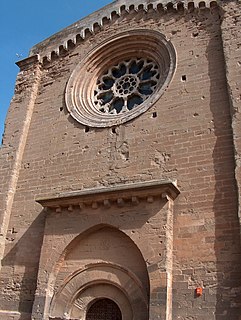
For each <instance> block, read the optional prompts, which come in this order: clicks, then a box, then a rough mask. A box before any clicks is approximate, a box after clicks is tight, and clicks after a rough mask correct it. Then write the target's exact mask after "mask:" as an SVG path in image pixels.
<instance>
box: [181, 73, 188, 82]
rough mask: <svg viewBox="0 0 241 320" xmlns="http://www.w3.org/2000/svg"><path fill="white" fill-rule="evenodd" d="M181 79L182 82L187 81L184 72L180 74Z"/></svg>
mask: <svg viewBox="0 0 241 320" xmlns="http://www.w3.org/2000/svg"><path fill="white" fill-rule="evenodd" d="M182 81H183V82H185V81H187V76H186V75H185V74H184V75H182Z"/></svg>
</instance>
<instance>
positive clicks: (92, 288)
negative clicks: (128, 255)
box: [50, 263, 148, 320]
mask: <svg viewBox="0 0 241 320" xmlns="http://www.w3.org/2000/svg"><path fill="white" fill-rule="evenodd" d="M101 285H103V286H104V287H105V288H104V290H102V289H101V290H99V286H101ZM97 298H112V299H114V301H115V302H116V303H117V304H118V305H119V307H120V309H121V310H123V312H124V314H126V317H125V318H124V320H129V319H132V314H134V315H135V316H134V318H133V319H138V320H141V319H146V316H147V314H148V297H147V293H146V292H145V290H144V288H143V287H142V284H141V282H140V281H139V279H138V278H137V277H136V276H135V275H134V274H132V273H131V272H130V271H129V270H125V269H124V268H122V267H120V266H118V265H113V264H104V263H100V264H93V265H89V266H87V267H86V269H84V270H79V271H77V272H75V273H74V274H73V275H72V276H70V277H69V279H67V280H66V282H65V284H64V285H63V287H62V288H60V290H59V291H58V292H57V293H56V295H55V296H54V298H53V301H52V303H51V307H50V318H51V319H54V318H58V317H60V318H63V317H64V318H65V319H73V317H74V318H75V317H76V315H77V316H81V315H84V314H85V312H86V310H87V307H88V305H89V303H91V301H93V300H94V299H97Z"/></svg>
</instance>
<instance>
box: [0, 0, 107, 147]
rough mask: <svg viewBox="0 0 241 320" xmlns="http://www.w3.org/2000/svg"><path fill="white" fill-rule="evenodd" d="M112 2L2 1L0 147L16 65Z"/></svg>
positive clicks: (0, 19) (70, 0)
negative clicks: (49, 39)
mask: <svg viewBox="0 0 241 320" xmlns="http://www.w3.org/2000/svg"><path fill="white" fill-rule="evenodd" d="M111 2H112V1H111V0H86V1H83V0H42V1H33V0H21V1H17V0H7V1H6V0H0V39H1V44H0V70H1V72H0V143H1V137H2V133H3V129H4V121H5V117H6V113H7V110H8V107H9V104H10V100H11V98H12V96H13V91H14V84H15V80H16V76H17V72H18V67H17V66H16V65H15V62H16V61H18V60H21V59H24V58H26V57H27V56H28V52H29V49H30V48H31V47H32V46H33V45H35V44H36V43H38V42H40V41H42V40H43V39H45V38H47V37H49V36H50V35H52V34H54V33H56V32H57V31H59V30H61V29H63V28H65V27H67V26H68V25H70V24H72V23H74V22H75V21H77V20H79V19H81V18H83V17H85V16H87V15H88V14H90V13H91V12H93V11H95V10H98V9H100V8H101V7H103V6H105V5H107V4H109V3H111Z"/></svg>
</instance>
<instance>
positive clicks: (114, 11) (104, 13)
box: [17, 0, 218, 67]
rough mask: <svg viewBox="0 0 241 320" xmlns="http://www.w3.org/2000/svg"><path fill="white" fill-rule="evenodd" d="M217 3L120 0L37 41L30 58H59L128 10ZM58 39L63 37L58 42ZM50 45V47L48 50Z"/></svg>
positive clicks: (211, 0)
mask: <svg viewBox="0 0 241 320" xmlns="http://www.w3.org/2000/svg"><path fill="white" fill-rule="evenodd" d="M217 6H218V1H217V0H205V1H200V0H194V1H188V0H180V1H175V0H172V1H170V0H162V1H160V0H154V1H152V2H151V3H149V1H143V0H132V1H129V0H119V1H115V2H114V3H112V4H110V5H108V6H106V7H104V8H102V9H100V10H98V11H97V12H95V13H93V14H91V15H89V16H87V17H86V18H84V19H82V20H79V21H78V22H76V23H75V24H73V25H71V26H69V27H67V28H65V29H63V30H62V31H60V32H58V33H56V34H55V35H53V36H52V37H50V38H48V39H46V40H44V41H43V42H41V43H39V44H37V45H36V46H34V47H33V48H32V50H31V51H30V57H29V58H31V57H32V56H36V59H37V60H38V61H39V62H41V63H48V62H51V61H52V60H54V59H56V58H58V57H59V56H61V55H62V53H63V52H64V53H66V52H67V51H69V50H71V49H73V48H75V46H76V45H78V43H81V42H83V41H84V40H85V39H86V38H88V37H89V36H90V35H94V34H96V33H97V32H99V31H100V30H102V29H103V28H104V26H105V25H106V24H108V23H111V22H112V21H115V20H116V18H118V17H121V16H123V15H126V14H130V13H138V12H140V11H144V12H148V11H151V10H154V11H157V12H160V14H165V13H166V12H168V11H176V12H184V13H185V12H190V11H194V10H203V9H212V8H213V7H217ZM59 39H63V40H62V41H61V43H59ZM49 48H51V49H49ZM29 58H27V59H24V60H22V62H18V63H17V64H18V65H19V66H20V65H21V67H22V66H23V65H24V64H25V63H27V61H28V59H29Z"/></svg>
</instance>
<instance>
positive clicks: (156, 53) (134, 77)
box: [65, 29, 176, 128]
mask: <svg viewBox="0 0 241 320" xmlns="http://www.w3.org/2000/svg"><path fill="white" fill-rule="evenodd" d="M175 69H176V52H175V49H174V47H173V45H172V43H171V42H170V41H169V40H168V39H166V37H165V36H164V35H162V34H161V33H160V32H158V31H153V30H146V29H143V30H142V29H141V30H139V29H138V30H128V31H125V32H123V33H119V34H117V35H114V36H112V37H109V38H108V39H106V40H104V41H103V42H102V43H101V44H99V45H97V47H95V48H93V49H91V50H90V51H89V53H88V54H86V55H84V56H83V57H82V58H81V60H80V62H79V64H78V65H77V66H76V67H75V69H74V70H73V72H72V74H71V76H70V78H69V81H68V84H67V87H66V93H65V99H66V106H67V109H68V111H69V113H70V115H71V116H72V117H73V118H74V119H75V120H77V121H78V122H79V123H81V124H83V125H86V126H90V127H101V128H104V127H111V126H117V125H120V124H123V123H125V122H127V121H130V120H132V119H134V118H136V117H139V116H140V115H141V114H143V113H145V112H146V111H147V110H148V109H150V108H151V107H152V106H153V104H154V103H156V102H157V101H158V100H159V99H160V97H161V96H162V95H163V94H164V92H165V91H166V90H167V88H168V86H169V84H170V82H171V80H172V78H173V75H174V73H175ZM160 107H161V104H159V108H160Z"/></svg>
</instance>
